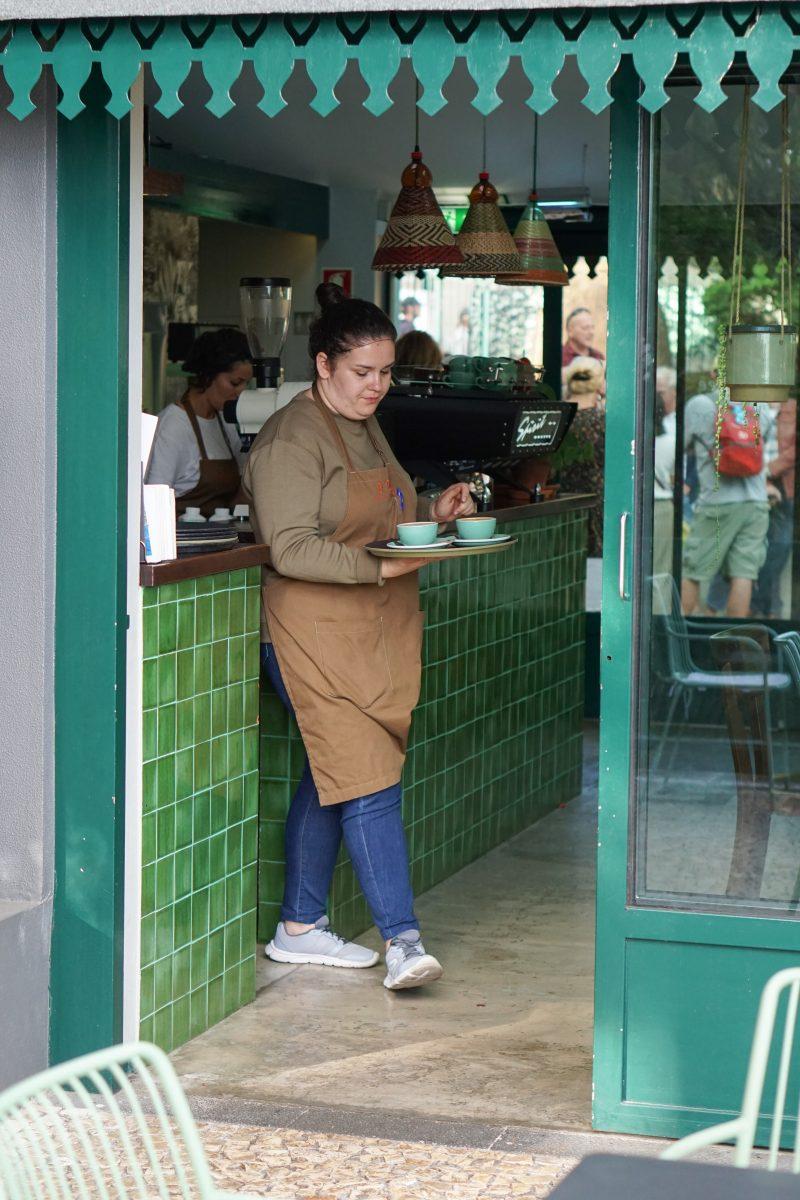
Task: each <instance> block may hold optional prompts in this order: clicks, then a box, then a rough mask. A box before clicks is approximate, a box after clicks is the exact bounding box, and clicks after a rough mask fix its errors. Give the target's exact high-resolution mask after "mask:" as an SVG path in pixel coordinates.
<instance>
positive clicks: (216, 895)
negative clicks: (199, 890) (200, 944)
mask: <svg viewBox="0 0 800 1200" xmlns="http://www.w3.org/2000/svg"><path fill="white" fill-rule="evenodd" d="M208 920H209V928H210V929H212V930H215V929H218V928H219V927H220V926H221V925H222V924H223V923H224V921H225V881H224V879H220V880H217V881H216V882H214V883H212V884H211V886H210V888H209V892H208Z"/></svg>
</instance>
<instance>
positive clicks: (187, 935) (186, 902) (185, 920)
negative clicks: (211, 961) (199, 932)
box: [172, 896, 192, 950]
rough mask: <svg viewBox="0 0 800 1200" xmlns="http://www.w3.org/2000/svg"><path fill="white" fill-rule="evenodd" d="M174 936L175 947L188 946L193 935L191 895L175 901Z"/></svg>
mask: <svg viewBox="0 0 800 1200" xmlns="http://www.w3.org/2000/svg"><path fill="white" fill-rule="evenodd" d="M172 927H173V938H174V943H175V949H176V950H177V949H180V947H182V946H187V945H188V944H189V942H190V941H191V937H192V901H191V897H189V896H184V898H183V899H182V900H177V901H176V902H175V907H174V908H173V921H172Z"/></svg>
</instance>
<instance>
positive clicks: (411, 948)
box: [392, 937, 425, 959]
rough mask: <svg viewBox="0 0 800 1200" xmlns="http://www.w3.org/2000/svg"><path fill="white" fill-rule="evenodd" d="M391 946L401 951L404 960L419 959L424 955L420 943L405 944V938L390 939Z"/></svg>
mask: <svg viewBox="0 0 800 1200" xmlns="http://www.w3.org/2000/svg"><path fill="white" fill-rule="evenodd" d="M392 945H393V946H397V947H398V948H399V949H400V950H402V951H403V958H404V959H406V958H417V957H420V958H421V957H422V955H423V954H424V953H425V951H424V950H423V949H422V943H421V942H407V941H406V940H405V938H401V937H396V938H392Z"/></svg>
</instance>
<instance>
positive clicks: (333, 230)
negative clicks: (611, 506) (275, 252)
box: [317, 187, 380, 302]
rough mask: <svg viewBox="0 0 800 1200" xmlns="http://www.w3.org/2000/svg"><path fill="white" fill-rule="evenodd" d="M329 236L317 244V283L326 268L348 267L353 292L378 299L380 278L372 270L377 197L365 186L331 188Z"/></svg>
mask: <svg viewBox="0 0 800 1200" xmlns="http://www.w3.org/2000/svg"><path fill="white" fill-rule="evenodd" d="M330 198H331V201H330V202H331V207H330V237H329V238H328V240H327V241H325V242H323V243H322V244H321V245H320V250H319V257H318V272H317V282H319V281H321V279H322V272H323V270H324V269H325V268H332V267H350V268H351V269H352V271H353V295H354V296H360V297H361V298H362V299H363V300H377V301H378V302H380V296H379V293H378V292H376V288H379V287H380V277H379V275H378V273H377V272H375V271H373V270H372V256H373V255H374V253H375V247H376V245H377V239H376V222H377V217H378V197H377V193H376V192H374V191H367V190H366V189H364V188H347V187H332V188H331V189H330Z"/></svg>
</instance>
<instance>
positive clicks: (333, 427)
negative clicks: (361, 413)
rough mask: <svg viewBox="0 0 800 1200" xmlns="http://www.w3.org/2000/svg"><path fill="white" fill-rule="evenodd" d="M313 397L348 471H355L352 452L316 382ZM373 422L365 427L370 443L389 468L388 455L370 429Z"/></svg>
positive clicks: (368, 421) (365, 424) (369, 419)
mask: <svg viewBox="0 0 800 1200" xmlns="http://www.w3.org/2000/svg"><path fill="white" fill-rule="evenodd" d="M311 395H312V396H313V397H314V399H315V401H316V402H317V404H318V405H319V407H320V409H321V410H322V415H323V417H324V418H325V420H326V421H327V423H328V428H329V429H330V431H331V433H332V434H333V436H334V440H335V441H336V442H337V443H338V445H339V449H340V451H341V454H342V458H343V459H344V461H345V463H346V464H347V469H348V471H355V469H356V468H355V467H354V466H353V460H352V459H351V458H350V452H349V450H348V449H347V446H346V445H345V441H344V438H343V437H342V434H341V430H340V429H339V426H338V425H337V424H336V422H335V421H334V419H333V413H332V412H331V410H330V409H329V408H328V406H327V404H326V403H325V401H324V400H323V399H322V397H321V396H320V394H319V388H318V387H317V383H316V380H315V381H314V382H313V383H312V385H311ZM371 420H372V418H371V417H367V420H366V421H365V422H364V427H365V429H366V431H367V437H368V438H369V440H370V442H371V443H372V448H373V450H375V452H376V453H377V455H378V457H379V458H380V460H381V462H382V463H383V465H384V466H385V467H388V466H389V462H388V459H387V458H386V455H385V454H384V452H383V450H382V449H381V448H380V446H379V445H378V443H377V441H376V440H375V435H374V434H373V432H372V429H371V428H370V421H371Z"/></svg>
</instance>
